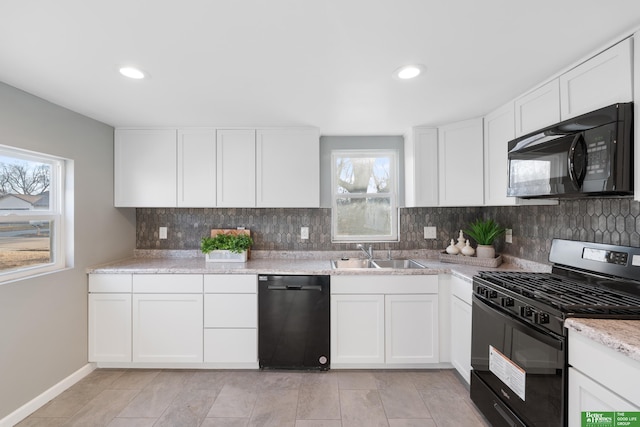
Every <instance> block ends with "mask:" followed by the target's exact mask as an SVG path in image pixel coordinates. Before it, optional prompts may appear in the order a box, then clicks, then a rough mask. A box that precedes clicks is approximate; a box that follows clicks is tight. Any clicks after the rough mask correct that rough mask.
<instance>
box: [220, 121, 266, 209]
mask: <svg viewBox="0 0 640 427" xmlns="http://www.w3.org/2000/svg"><path fill="white" fill-rule="evenodd" d="M216 169H217V170H216V172H217V190H218V194H217V201H218V203H217V204H218V207H222V208H242V207H254V206H255V205H256V131H255V130H253V129H225V130H218V132H217V168H216Z"/></svg>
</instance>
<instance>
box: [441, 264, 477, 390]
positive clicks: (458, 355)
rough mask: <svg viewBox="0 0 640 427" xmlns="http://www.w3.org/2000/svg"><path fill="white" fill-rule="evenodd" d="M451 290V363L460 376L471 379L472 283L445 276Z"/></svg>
mask: <svg viewBox="0 0 640 427" xmlns="http://www.w3.org/2000/svg"><path fill="white" fill-rule="evenodd" d="M444 277H446V279H444V278H441V280H446V281H447V285H448V286H447V287H448V288H449V289H450V290H451V364H452V365H453V367H454V368H455V369H456V370H457V371H458V373H459V374H460V376H461V377H462V378H464V380H465V381H466V382H467V383H469V382H470V380H471V295H472V283H471V282H468V281H466V280H464V279H461V278H459V277H456V276H453V275H447V276H444Z"/></svg>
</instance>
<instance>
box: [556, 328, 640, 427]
mask: <svg viewBox="0 0 640 427" xmlns="http://www.w3.org/2000/svg"><path fill="white" fill-rule="evenodd" d="M568 348H569V365H570V366H571V367H570V368H569V405H568V421H569V422H568V424H569V427H580V426H581V425H582V424H581V422H582V421H581V414H582V412H584V411H594V412H604V411H609V412H611V411H615V412H624V411H633V412H638V411H640V394H639V393H638V383H640V362H638V361H636V360H634V359H632V358H631V357H628V356H626V355H624V354H622V353H620V352H618V351H616V350H613V349H611V348H608V347H605V346H604V345H603V344H600V343H598V342H595V341H592V340H590V339H589V338H587V337H585V336H584V335H580V334H579V333H577V332H575V331H573V330H571V329H570V330H569V346H568Z"/></svg>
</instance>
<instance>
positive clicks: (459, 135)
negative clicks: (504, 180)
mask: <svg viewBox="0 0 640 427" xmlns="http://www.w3.org/2000/svg"><path fill="white" fill-rule="evenodd" d="M483 156H484V153H483V143H482V118H478V119H471V120H465V121H462V122H457V123H452V124H450V125H446V126H442V127H440V128H438V166H439V174H438V178H439V179H438V181H439V186H438V187H439V195H440V205H441V206H479V205H482V204H483V199H484V197H483V194H484V187H483V181H484V180H483V175H484V172H483Z"/></svg>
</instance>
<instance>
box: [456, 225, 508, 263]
mask: <svg viewBox="0 0 640 427" xmlns="http://www.w3.org/2000/svg"><path fill="white" fill-rule="evenodd" d="M464 232H465V233H466V234H467V235H468V236H469V237H471V238H472V239H473V240H475V241H476V243H477V244H478V247H477V249H476V254H477V256H478V258H495V256H496V250H495V248H494V247H493V241H494V240H495V239H496V238H497V237H499V236H501V235H503V234H504V232H505V228H503V227H500V226H499V225H498V224H496V222H495V221H494V220H492V219H486V220H483V219H480V218H478V219H476V220H475V221H474V222H472V223H471V224H469V227H468V228H467V229H466V230H464Z"/></svg>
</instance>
